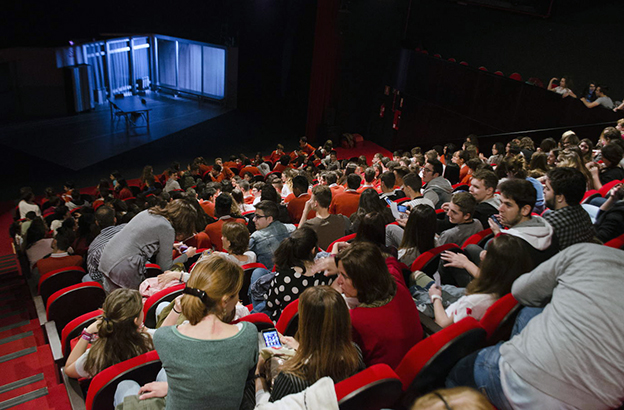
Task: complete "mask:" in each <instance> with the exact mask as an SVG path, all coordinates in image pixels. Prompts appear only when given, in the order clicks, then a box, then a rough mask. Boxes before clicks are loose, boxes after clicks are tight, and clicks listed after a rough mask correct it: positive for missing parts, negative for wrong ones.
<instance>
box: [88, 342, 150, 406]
mask: <svg viewBox="0 0 624 410" xmlns="http://www.w3.org/2000/svg"><path fill="white" fill-rule="evenodd" d="M161 368H162V364H161V362H160V358H159V357H158V353H156V351H155V350H152V351H151V352H147V353H144V354H142V355H140V356H137V357H134V358H132V359H129V360H126V361H125V362H121V363H119V364H116V365H114V366H111V367H109V368H108V369H104V370H102V371H101V372H99V373H98V374H97V375H96V376H95V377H94V378H93V380H91V384H90V385H89V391H88V392H87V400H86V402H85V404H86V407H87V410H113V398H114V396H115V390H116V389H117V385H118V384H119V383H120V382H121V381H123V380H134V381H136V382H137V383H139V384H140V385H141V386H142V385H144V384H146V383H151V382H153V381H154V380H156V376H157V375H158V372H159V371H160V369H161Z"/></svg>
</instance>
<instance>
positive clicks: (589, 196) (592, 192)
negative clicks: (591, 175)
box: [581, 189, 600, 204]
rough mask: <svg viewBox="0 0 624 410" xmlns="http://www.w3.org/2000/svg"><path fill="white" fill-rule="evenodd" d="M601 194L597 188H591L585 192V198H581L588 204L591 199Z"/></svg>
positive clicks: (582, 201)
mask: <svg viewBox="0 0 624 410" xmlns="http://www.w3.org/2000/svg"><path fill="white" fill-rule="evenodd" d="M599 196H600V192H598V191H596V190H595V189H590V190H589V191H586V192H585V195H583V199H582V200H581V204H586V203H589V201H591V200H592V199H594V198H597V197H599Z"/></svg>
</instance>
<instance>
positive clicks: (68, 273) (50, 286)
mask: <svg viewBox="0 0 624 410" xmlns="http://www.w3.org/2000/svg"><path fill="white" fill-rule="evenodd" d="M85 274H86V272H85V270H84V269H83V268H82V267H80V266H68V267H66V268H61V269H56V270H53V271H50V272H48V273H46V274H45V275H43V276H42V277H41V278H40V279H39V294H40V295H41V298H42V299H43V303H44V304H45V303H47V302H48V299H49V298H50V296H52V294H53V293H54V292H56V291H59V290H61V289H63V288H66V287H68V286H71V285H75V284H76V283H80V282H82V278H83V276H84V275H85Z"/></svg>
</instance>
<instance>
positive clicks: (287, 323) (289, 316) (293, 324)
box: [275, 299, 299, 336]
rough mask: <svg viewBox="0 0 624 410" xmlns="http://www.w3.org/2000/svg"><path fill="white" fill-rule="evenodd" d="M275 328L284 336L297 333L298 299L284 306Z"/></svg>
mask: <svg viewBox="0 0 624 410" xmlns="http://www.w3.org/2000/svg"><path fill="white" fill-rule="evenodd" d="M275 328H276V329H277V331H278V332H280V333H281V334H283V335H284V336H294V335H295V333H297V329H299V299H297V300H293V301H292V302H290V303H289V304H288V305H286V307H285V308H284V310H283V311H282V314H281V315H280V318H279V320H278V321H277V324H276V325H275Z"/></svg>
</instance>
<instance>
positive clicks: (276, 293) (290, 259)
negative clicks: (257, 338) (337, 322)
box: [265, 228, 332, 322]
mask: <svg viewBox="0 0 624 410" xmlns="http://www.w3.org/2000/svg"><path fill="white" fill-rule="evenodd" d="M317 242H318V237H317V235H316V232H314V230H312V229H310V228H300V229H297V230H296V231H295V232H293V233H292V234H291V235H290V236H289V237H288V238H286V239H284V240H283V241H282V242H281V243H280V245H279V247H278V248H277V249H276V250H275V253H274V259H275V268H276V272H277V273H276V274H275V277H273V279H272V280H271V283H270V285H269V290H268V292H267V294H266V297H265V299H266V307H267V310H268V312H269V316H270V317H271V320H273V321H274V322H277V320H278V319H279V317H280V315H281V314H282V311H283V310H284V308H285V307H286V305H288V304H289V303H290V302H292V301H294V300H296V299H298V298H299V295H300V294H301V293H302V292H303V291H304V290H305V289H306V288H308V287H311V286H318V285H329V284H331V283H332V278H329V277H327V276H325V275H324V274H323V272H318V273H317V271H316V269H314V267H315V266H314V257H315V256H316V253H317V250H318V249H317V247H316V244H317Z"/></svg>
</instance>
